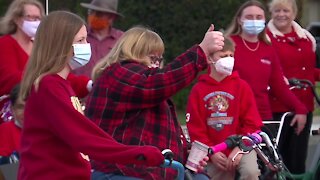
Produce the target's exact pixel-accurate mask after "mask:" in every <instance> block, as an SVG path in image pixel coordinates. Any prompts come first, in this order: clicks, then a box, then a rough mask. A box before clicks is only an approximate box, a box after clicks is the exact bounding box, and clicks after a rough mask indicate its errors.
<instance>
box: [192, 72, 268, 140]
mask: <svg viewBox="0 0 320 180" xmlns="http://www.w3.org/2000/svg"><path fill="white" fill-rule="evenodd" d="M187 113H189V114H190V119H189V121H187V127H188V130H189V133H190V138H191V140H192V141H194V140H198V141H200V142H202V143H204V144H207V145H209V146H213V145H216V144H218V143H221V142H223V141H224V140H225V139H226V138H227V137H228V136H230V135H234V134H243V135H244V134H247V133H252V132H255V131H257V130H260V128H261V126H262V120H261V118H260V115H259V113H258V110H257V106H256V102H255V99H254V96H253V93H252V90H251V88H250V87H249V85H248V84H247V83H246V82H245V81H243V80H242V79H240V78H239V75H238V74H237V73H236V72H233V73H232V75H230V76H228V77H226V78H225V79H223V80H222V81H221V82H218V81H216V80H214V79H213V78H212V77H210V76H209V75H208V74H204V75H201V76H200V77H199V81H198V82H197V83H196V84H195V85H194V86H193V88H192V90H191V92H190V95H189V99H188V105H187Z"/></svg>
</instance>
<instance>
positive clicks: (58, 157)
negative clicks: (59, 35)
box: [18, 74, 163, 180]
mask: <svg viewBox="0 0 320 180" xmlns="http://www.w3.org/2000/svg"><path fill="white" fill-rule="evenodd" d="M74 95H75V94H74V92H73V90H72V88H71V86H70V84H69V82H68V81H66V80H65V79H63V78H61V77H60V76H59V75H57V74H55V75H47V76H45V77H43V78H42V80H41V81H40V84H39V88H38V90H37V91H35V90H34V88H33V89H32V91H31V93H30V95H29V97H28V99H27V101H26V105H25V114H24V115H25V117H24V127H23V131H22V137H21V153H20V167H19V174H18V179H19V180H29V179H30V180H37V179H39V180H43V179H46V180H47V179H48V180H51V179H52V180H57V179H81V180H82V179H86V180H89V179H90V170H91V167H90V164H89V161H87V160H86V159H84V158H83V156H82V155H81V153H83V154H85V155H88V156H89V157H90V158H93V159H100V160H103V161H106V162H110V163H112V164H114V163H116V162H117V163H120V164H133V163H137V164H145V165H150V166H159V165H160V164H161V163H162V162H163V156H162V154H161V152H160V151H159V150H158V149H157V148H155V147H150V146H144V147H141V146H125V145H123V144H119V143H117V142H116V141H115V140H114V139H113V138H112V137H111V136H110V135H108V134H106V133H105V132H103V131H102V130H101V129H100V128H99V127H98V126H96V125H95V124H94V123H92V122H91V121H90V120H88V119H87V118H86V117H85V116H83V114H81V113H80V112H79V111H80V109H81V107H80V106H79V102H77V100H76V99H77V98H76V97H75V96H74ZM140 155H143V156H144V157H145V159H146V160H145V161H144V160H137V157H139V156H140Z"/></svg>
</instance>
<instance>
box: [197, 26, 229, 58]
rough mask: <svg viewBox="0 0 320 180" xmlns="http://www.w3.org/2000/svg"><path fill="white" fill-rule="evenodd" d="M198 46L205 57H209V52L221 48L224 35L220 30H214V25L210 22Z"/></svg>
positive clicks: (211, 52)
mask: <svg viewBox="0 0 320 180" xmlns="http://www.w3.org/2000/svg"><path fill="white" fill-rule="evenodd" d="M199 46H200V47H201V48H202V50H203V51H204V53H205V54H206V56H207V57H209V55H210V54H213V53H215V52H217V51H220V50H222V48H223V46H224V37H223V34H222V32H220V31H214V25H213V24H211V26H210V27H209V29H208V31H207V32H206V34H205V36H204V38H203V40H202V42H201V43H200V44H199Z"/></svg>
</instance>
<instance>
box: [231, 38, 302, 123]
mask: <svg viewBox="0 0 320 180" xmlns="http://www.w3.org/2000/svg"><path fill="white" fill-rule="evenodd" d="M231 38H232V39H233V40H234V42H235V44H236V50H235V55H234V56H235V64H234V70H235V71H238V72H239V75H240V77H241V78H242V79H244V80H245V81H247V83H248V84H249V85H250V87H251V89H252V91H253V93H254V96H255V99H256V103H257V106H258V110H259V113H260V116H261V118H262V119H263V120H269V119H272V112H271V106H270V102H269V97H268V93H269V92H268V86H269V87H270V88H271V89H273V90H274V92H275V96H276V97H277V98H278V99H279V100H280V101H281V102H283V103H284V104H285V105H286V106H287V107H288V108H289V109H290V110H291V111H294V112H296V113H299V114H306V113H307V111H308V110H307V109H306V107H305V106H304V105H303V104H302V103H301V102H300V101H299V100H298V98H297V97H296V96H295V95H294V94H293V93H292V92H291V91H290V90H289V87H288V86H287V85H286V84H285V82H284V79H283V73H282V70H281V66H280V63H279V60H278V57H277V54H276V52H275V50H274V48H273V47H272V46H270V45H268V44H266V43H265V42H263V41H260V45H259V48H258V49H257V50H256V51H250V50H249V49H248V48H247V47H246V46H245V45H244V43H243V41H242V39H241V37H240V36H238V35H236V36H232V37H231ZM246 43H247V44H248V45H249V46H250V45H251V48H253V47H254V46H255V45H253V44H252V43H250V42H246Z"/></svg>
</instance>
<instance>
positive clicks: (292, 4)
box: [269, 0, 298, 16]
mask: <svg viewBox="0 0 320 180" xmlns="http://www.w3.org/2000/svg"><path fill="white" fill-rule="evenodd" d="M279 6H283V7H287V8H291V10H292V12H293V13H294V15H295V16H296V15H297V13H298V6H297V3H296V1H295V0H272V1H271V2H270V3H269V11H270V12H272V11H273V10H274V9H275V8H276V7H279Z"/></svg>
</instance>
